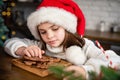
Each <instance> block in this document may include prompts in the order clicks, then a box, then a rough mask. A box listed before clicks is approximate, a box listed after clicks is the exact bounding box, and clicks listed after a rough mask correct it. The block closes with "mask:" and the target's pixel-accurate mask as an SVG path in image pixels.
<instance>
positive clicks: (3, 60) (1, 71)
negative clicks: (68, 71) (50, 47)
mask: <svg viewBox="0 0 120 80" xmlns="http://www.w3.org/2000/svg"><path fill="white" fill-rule="evenodd" d="M12 59H13V57H11V56H9V55H8V54H7V53H5V52H4V50H3V48H2V47H0V80H58V79H57V78H55V76H53V75H49V76H47V77H39V76H37V75H35V74H32V73H30V72H27V71H25V70H23V69H20V68H18V67H16V66H14V65H12V63H11V60H12Z"/></svg>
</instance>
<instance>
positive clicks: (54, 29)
mask: <svg viewBox="0 0 120 80" xmlns="http://www.w3.org/2000/svg"><path fill="white" fill-rule="evenodd" d="M58 29H59V27H57V28H53V29H52V30H53V31H57V30H58ZM45 33H46V31H43V32H40V34H45Z"/></svg>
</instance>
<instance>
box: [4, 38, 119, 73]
mask: <svg viewBox="0 0 120 80" xmlns="http://www.w3.org/2000/svg"><path fill="white" fill-rule="evenodd" d="M30 45H37V46H39V47H40V48H41V44H40V42H38V41H34V40H29V39H19V38H11V39H9V40H7V41H6V42H5V43H4V49H5V51H6V52H7V53H8V54H9V55H11V56H13V57H15V58H19V57H20V56H17V55H16V54H15V51H16V50H17V49H18V48H19V47H21V46H26V47H27V46H30ZM45 54H46V55H48V56H53V57H58V58H61V59H65V60H68V61H69V62H71V63H73V64H75V65H78V66H82V67H83V68H84V69H85V70H86V72H88V71H95V72H97V73H99V72H100V67H101V66H106V67H108V66H110V67H114V66H117V67H118V68H119V69H120V56H118V55H117V54H116V53H115V52H114V51H112V50H107V51H105V54H106V55H108V56H109V60H108V59H107V58H106V56H105V54H103V53H102V51H101V50H100V49H99V48H98V47H96V46H95V44H94V43H93V42H92V41H91V40H88V39H86V38H85V45H84V47H83V48H80V47H78V46H71V47H69V48H67V49H66V51H65V52H63V51H62V47H61V48H54V49H53V48H52V49H51V48H50V47H49V46H48V45H47V50H46V51H45ZM110 60H111V61H112V62H113V64H112V65H110V64H109V61H110Z"/></svg>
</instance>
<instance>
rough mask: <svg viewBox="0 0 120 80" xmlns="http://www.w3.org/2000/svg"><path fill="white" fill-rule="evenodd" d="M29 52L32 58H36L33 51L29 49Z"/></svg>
mask: <svg viewBox="0 0 120 80" xmlns="http://www.w3.org/2000/svg"><path fill="white" fill-rule="evenodd" d="M27 51H28V52H29V54H30V55H31V56H32V57H34V56H35V53H34V51H33V50H32V49H29V50H27Z"/></svg>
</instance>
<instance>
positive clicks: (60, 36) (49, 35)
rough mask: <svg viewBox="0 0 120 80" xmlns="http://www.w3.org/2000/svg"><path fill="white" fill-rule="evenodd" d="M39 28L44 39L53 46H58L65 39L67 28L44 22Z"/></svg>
mask: <svg viewBox="0 0 120 80" xmlns="http://www.w3.org/2000/svg"><path fill="white" fill-rule="evenodd" d="M38 30H39V32H40V35H41V37H42V39H43V41H44V42H45V43H46V44H48V45H50V46H51V47H58V46H60V45H61V43H62V42H63V41H64V38H65V29H64V28H62V27H60V26H57V25H54V24H52V23H47V22H46V23H42V24H40V25H39V26H38Z"/></svg>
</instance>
